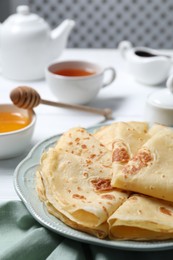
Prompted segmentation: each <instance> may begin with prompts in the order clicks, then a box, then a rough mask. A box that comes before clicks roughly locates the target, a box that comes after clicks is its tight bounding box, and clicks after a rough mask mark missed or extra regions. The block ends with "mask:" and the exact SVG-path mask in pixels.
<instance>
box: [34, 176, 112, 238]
mask: <svg viewBox="0 0 173 260" xmlns="http://www.w3.org/2000/svg"><path fill="white" fill-rule="evenodd" d="M36 188H37V193H38V196H39V198H40V200H41V201H42V202H44V204H45V206H46V208H47V211H48V212H49V213H50V214H52V215H53V216H55V217H56V218H58V219H60V220H61V221H62V222H63V223H65V224H66V225H68V226H70V227H72V228H74V229H76V230H80V231H83V232H86V233H88V234H91V235H93V236H96V237H98V238H100V239H103V238H105V237H106V236H107V235H108V233H109V231H108V223H107V222H105V223H103V224H101V225H99V226H98V227H96V228H92V229H91V228H87V227H85V226H82V225H80V224H77V223H76V222H73V221H72V220H70V219H69V218H67V217H66V216H65V215H63V214H62V213H61V212H60V211H58V210H57V209H56V208H55V207H54V206H53V205H52V204H51V203H50V202H49V201H48V199H47V197H46V193H45V187H44V184H43V178H42V176H41V174H40V172H39V171H37V174H36Z"/></svg>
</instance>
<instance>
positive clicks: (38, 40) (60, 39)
mask: <svg viewBox="0 0 173 260" xmlns="http://www.w3.org/2000/svg"><path fill="white" fill-rule="evenodd" d="M74 25H75V22H74V21H73V20H65V21H63V22H62V24H61V25H60V26H58V27H57V28H55V29H53V30H52V31H51V30H50V27H49V25H48V24H47V23H46V22H45V20H44V19H42V18H41V17H39V16H38V15H36V14H32V13H30V10H29V7H28V6H26V5H21V6H18V7H17V14H13V15H11V16H10V17H9V18H7V20H5V22H4V23H3V24H0V70H1V73H2V75H3V76H5V77H7V78H9V79H12V80H22V81H25V80H26V81H28V80H37V79H41V78H43V77H44V70H45V67H46V66H47V65H48V64H49V63H50V62H51V61H52V60H53V59H55V58H58V57H59V55H60V54H61V53H62V51H63V49H64V48H65V46H66V42H67V38H68V35H69V33H70V31H71V29H72V28H73V26H74Z"/></svg>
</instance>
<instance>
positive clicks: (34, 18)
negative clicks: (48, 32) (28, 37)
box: [4, 5, 48, 29]
mask: <svg viewBox="0 0 173 260" xmlns="http://www.w3.org/2000/svg"><path fill="white" fill-rule="evenodd" d="M4 25H6V26H21V27H22V26H30V27H32V28H33V29H34V28H37V27H39V28H44V29H45V28H48V24H47V23H46V21H45V20H44V19H43V18H41V17H40V16H38V15H37V14H33V13H30V8H29V6H27V5H20V6H18V7H17V8H16V14H13V15H11V16H9V17H8V18H7V19H6V20H5V22H4Z"/></svg>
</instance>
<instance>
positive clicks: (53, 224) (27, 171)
mask: <svg viewBox="0 0 173 260" xmlns="http://www.w3.org/2000/svg"><path fill="white" fill-rule="evenodd" d="M98 127H100V126H97V127H93V128H89V129H88V131H89V132H93V131H94V130H95V129H97V128H98ZM59 137H60V135H56V136H53V137H51V138H49V139H46V140H45V141H42V142H41V143H39V144H37V145H36V146H35V147H34V148H33V149H32V150H31V152H30V153H29V154H28V156H27V157H26V158H25V159H24V160H23V161H22V162H21V163H20V164H19V165H18V166H17V168H16V170H15V173H14V186H15V189H16V192H17V193H18V195H19V197H20V198H21V199H22V201H23V202H24V203H25V205H26V207H27V208H28V210H29V212H30V213H31V214H32V216H33V217H34V218H35V219H36V220H37V221H38V222H40V223H41V224H42V225H43V226H45V227H47V228H49V229H51V230H52V231H54V232H56V233H58V234H60V235H62V236H65V237H68V238H71V239H74V240H78V241H81V242H87V243H90V244H97V245H100V246H104V247H111V248H119V249H126V250H134V251H156V250H167V249H172V248H173V240H169V241H152V242H142V241H110V240H108V239H107V240H106V239H104V240H100V239H98V238H96V237H93V236H91V235H88V234H86V233H83V232H80V231H77V230H74V229H72V228H70V227H68V226H66V225H65V224H64V223H62V222H61V221H60V220H58V219H57V218H55V217H54V216H52V215H50V214H49V213H48V212H47V210H46V208H45V206H44V204H43V203H42V202H40V200H39V198H38V196H37V193H36V190H35V172H36V169H37V167H38V165H39V162H40V157H41V154H42V153H43V151H44V150H45V149H48V148H49V147H51V146H53V145H54V144H55V142H56V141H57V139H58V138H59Z"/></svg>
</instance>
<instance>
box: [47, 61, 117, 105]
mask: <svg viewBox="0 0 173 260" xmlns="http://www.w3.org/2000/svg"><path fill="white" fill-rule="evenodd" d="M107 71H110V73H111V74H110V78H109V80H108V81H107V82H104V76H105V73H106V72H107ZM115 77H116V72H115V69H114V68H112V67H107V68H103V67H101V66H100V65H98V64H95V63H92V62H86V61H62V62H57V63H54V64H51V65H49V66H48V68H47V69H46V80H47V83H48V85H49V87H50V90H51V91H52V93H53V94H54V95H55V96H56V98H57V99H58V100H59V101H62V102H66V103H76V104H86V103H88V102H90V101H91V100H92V99H94V98H95V97H96V96H97V94H98V92H99V91H100V89H101V88H103V87H106V86H108V85H110V84H111V83H112V82H113V81H114V79H115Z"/></svg>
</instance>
